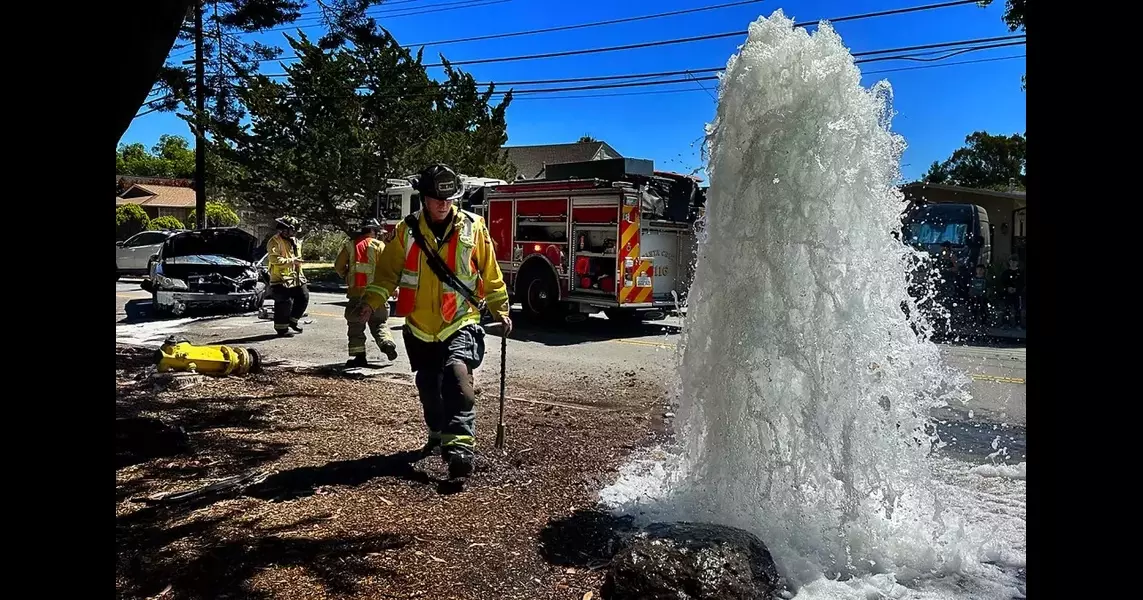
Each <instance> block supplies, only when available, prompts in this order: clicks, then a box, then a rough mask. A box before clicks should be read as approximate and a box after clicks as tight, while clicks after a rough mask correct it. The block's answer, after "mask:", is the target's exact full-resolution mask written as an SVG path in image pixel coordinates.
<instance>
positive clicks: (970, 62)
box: [135, 54, 1027, 118]
mask: <svg viewBox="0 0 1143 600" xmlns="http://www.w3.org/2000/svg"><path fill="white" fill-rule="evenodd" d="M1026 57H1027V55H1026V54H1016V55H1012V56H997V57H992V58H978V59H975V60H962V61H957V62H950V63H942V64H929V65H916V66H911V67H897V68H893V69H879V70H875V71H864V72H862V76H865V75H878V74H883V73H899V72H903V71H919V70H922V69H935V68H938V67H953V66H957V65H973V64H980V63H989V62H999V61H1004V60H1014V59H1017V58H1026ZM720 70H721V69H720ZM690 72H692V73H694V72H699V70H696V69H691V71H690ZM680 73H686V71H682V72H680ZM703 79H704V80H707V79H717V77H715V78H703ZM692 81H693V80H692ZM653 83H662V82H653ZM699 91H706V92H707V93H708V94H709V91H708V90H706V89H702V90H700V89H698V88H682V89H673V90H641V91H638V92H619V93H612V94H573V95H558V94H556V95H552V96H544V95H543V94H537V95H530V96H522V97H519V98H515V100H574V99H587V98H613V97H622V96H647V95H658V94H678V93H682V92H699ZM170 97H171V95H170V94H168V95H167V96H164V97H162V98H156V99H154V100H151V101H150V102H147V103H145V104H144V106H146V105H147V104H151V103H153V102H159V101H162V100H166V99H168V98H170ZM157 110H159V109H158V108H154V109H151V110H147V111H144V112H141V113H139V114H137V115H135V118H139V117H142V116H144V115H148V114H150V113H152V112H155V111H157Z"/></svg>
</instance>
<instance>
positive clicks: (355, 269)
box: [333, 235, 385, 298]
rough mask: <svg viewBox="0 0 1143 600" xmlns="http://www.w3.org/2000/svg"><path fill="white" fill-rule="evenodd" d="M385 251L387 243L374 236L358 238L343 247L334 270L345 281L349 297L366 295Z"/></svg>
mask: <svg viewBox="0 0 1143 600" xmlns="http://www.w3.org/2000/svg"><path fill="white" fill-rule="evenodd" d="M384 250H385V242H382V241H381V240H379V239H377V238H375V237H373V236H372V235H364V236H358V237H357V239H353V240H349V241H347V242H346V243H345V245H344V246H342V247H341V251H340V252H338V253H337V260H335V261H334V263H333V269H334V271H337V274H338V276H340V277H341V278H342V279H344V280H345V285H346V290H345V294H346V295H347V296H349V297H350V298H356V297H358V296H361V295H362V294H364V293H365V288H366V287H368V286H369V282H370V281H372V280H373V273H374V271H375V270H376V265H377V261H378V260H380V259H381V254H382V252H383V251H384Z"/></svg>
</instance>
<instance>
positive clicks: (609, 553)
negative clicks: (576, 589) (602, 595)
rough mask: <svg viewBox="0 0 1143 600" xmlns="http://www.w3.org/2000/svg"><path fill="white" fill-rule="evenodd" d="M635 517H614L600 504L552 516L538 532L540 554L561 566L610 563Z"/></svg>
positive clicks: (632, 527) (632, 525)
mask: <svg viewBox="0 0 1143 600" xmlns="http://www.w3.org/2000/svg"><path fill="white" fill-rule="evenodd" d="M634 529H635V527H634V519H632V518H631V517H616V516H614V515H612V514H609V513H607V512H605V511H603V510H601V509H600V508H599V507H594V508H584V509H580V510H577V511H575V512H574V513H572V514H571V515H569V516H567V517H564V518H562V519H553V520H552V521H549V522H548V524H547V525H546V526H545V527H544V528H543V529H542V530H541V531H540V542H539V546H540V547H539V552H540V556H541V557H543V559H544V560H545V561H547V562H548V563H549V564H553V565H557V566H560V567H591V568H595V567H599V566H601V565H604V564H607V563H609V562H611V557H613V556H615V553H616V552H618V551H619V549H620V545H621V543H622V539H623V536H624V534H627V533H630V532H632V531H634Z"/></svg>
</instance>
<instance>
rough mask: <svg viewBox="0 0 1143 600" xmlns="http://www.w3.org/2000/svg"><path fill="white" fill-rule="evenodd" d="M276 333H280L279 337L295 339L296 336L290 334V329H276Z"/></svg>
mask: <svg viewBox="0 0 1143 600" xmlns="http://www.w3.org/2000/svg"><path fill="white" fill-rule="evenodd" d="M274 331H276V332H277V333H278V337H294V334H292V333H290V331H289V330H288V329H275V330H274Z"/></svg>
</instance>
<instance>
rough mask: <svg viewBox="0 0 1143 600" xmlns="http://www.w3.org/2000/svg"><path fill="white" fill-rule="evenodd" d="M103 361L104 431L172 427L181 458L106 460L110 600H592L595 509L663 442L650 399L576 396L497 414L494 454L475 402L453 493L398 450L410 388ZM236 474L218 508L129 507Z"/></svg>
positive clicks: (600, 542)
mask: <svg viewBox="0 0 1143 600" xmlns="http://www.w3.org/2000/svg"><path fill="white" fill-rule="evenodd" d="M116 356H117V373H116V377H117V385H116V387H117V396H116V414H117V417H119V418H126V417H158V418H161V419H162V420H163V421H165V422H168V423H173V424H177V425H179V426H181V427H183V428H184V429H185V431H186V433H187V435H188V436H189V439H190V445H191V447H190V449H189V451H185V452H184V453H183V454H181V455H176V456H167V457H159V458H151V459H149V460H143V458H142V457H140V456H139V455H137V454H136V455H130V454H124V455H120V456H119V463H118V465H117V471H116V509H115V513H116V549H117V558H116V588H117V592H118V593H117V595H118V596H119V597H121V598H154V597H162V598H172V599H174V598H203V599H206V598H210V599H221V598H335V597H336V598H426V599H437V598H440V599H470V598H471V599H476V598H482V599H483V598H505V599H506V598H519V599H528V600H543V599H549V598H550V599H556V598H559V599H575V600H582V599H583V598H584V597H585V595H586V594H587V593H589V592H590V593H591V594H592V595H594V596H595V597H596V598H598V597H599V588H600V585H601V583H602V580H603V571H602V570H601V567H602V566H603V565H604V564H605V563H606V560H607V553H606V548H605V547H604V542H605V541H606V539H607V538H608V534H607V529H608V528H609V527H612V526H614V525H615V522H614V521H613V520H611V519H610V518H609V517H606V516H604V515H602V514H601V513H598V512H597V511H596V510H595V508H594V498H595V494H596V492H597V491H598V490H599V489H600V488H601V487H602V486H604V485H606V484H607V483H608V482H610V481H611V480H613V478H614V474H615V470H616V469H617V468H618V467H619V466H620V465H621V464H622V463H623V461H624V459H625V457H627V456H628V455H629V454H630V453H631V452H632V451H633V450H634V449H636V448H637V447H640V446H642V445H644V444H648V443H653V442H654V441H656V440H658V439H661V438H662V435H663V433H662V432H663V424H662V422H661V420H660V416H661V415H662V412H663V405H662V402H663V399H662V398H661V395H660V396H659V397H655V396H648V397H645V398H641V399H639V401H638V402H632V403H630V404H628V405H626V406H624V407H617V406H615V403H611V402H606V401H605V399H601V398H587V399H586V400H588V401H590V402H592V403H594V404H597V405H598V406H596V407H595V408H592V409H590V410H581V409H574V408H570V407H568V406H552V405H550V404H537V403H529V402H521V401H515V402H510V403H509V406H508V409H509V429H508V443H507V447H506V449H505V450H504V451H503V452H501V451H497V450H495V449H494V448H493V447H492V441H493V439H494V435H495V430H496V425H495V419H496V408H495V407H496V400H497V398H496V390H492V391H489V390H485V391H484V392H483V394H482V396H481V398H480V400H479V406H480V409H479V418H478V424H477V428H478V440H479V443H480V448H479V452H480V454H479V458H478V466H477V473H476V476H475V477H474V478H473V480H472V481H471V482H470V483H469V485H468V487H467V489H465V490H463V491H459V492H458V491H457V490H455V489H452V488H449V487H448V486H447V484H445V483H444V482H443V480H444V478H445V472H446V469H445V467H444V465H443V464H442V462H441V461H440V459H439V458H436V457H433V458H428V459H424V460H420V461H416V462H413V460H414V459H413V457H412V456H410V454H411V453H409V452H408V451H409V450H410V449H416V448H419V447H420V445H421V444H422V443H423V440H424V435H425V434H424V427H423V425H422V421H421V413H420V404H419V402H418V401H417V399H416V390H415V388H413V387H410V386H405V385H400V384H398V383H393V382H384V381H377V380H370V379H353V378H347V377H336V376H331V374H330V373H321V374H315V373H311V372H305V371H280V370H274V369H272V368H270V369H268V370H267V371H266V372H264V373H262V374H258V375H250V376H246V377H243V378H227V379H209V378H208V379H206V380H204V381H203V382H201V383H199V384H197V385H194V386H193V387H189V388H186V389H182V390H176V389H174V386H167V387H166V388H165V389H164V388H161V387H159V388H157V387H156V384H155V382H154V380H153V379H149V378H147V374H148V371H149V370H150V369H148V367H147V363H148V362H149V360H150V356H151V355H150V353H149V352H147V351H143V350H136V349H131V348H127V347H117V349H116ZM603 389H604V388H603V386H599V387H598V389H597V391H596V392H594V393H595V394H600V393H605V392H603V391H602V390H603ZM517 395H519V396H525V395H526V394H523V393H519V392H518V393H517ZM628 398H630V396H628ZM559 400H560V401H562V402H567V403H569V404H575V403H577V402H582V401H584V400H585V398H583V397H582V394H581V395H580V396H579V397H577V396H574V395H571V394H570V393H569V395H568V396H566V397H562V398H559ZM599 406H607V407H609V408H607V409H600V408H599ZM117 452H118V450H117ZM250 473H258V474H260V475H261V476H260V477H259V478H258V479H256V480H255V482H254V483H253V484H252V485H249V486H248V487H245V488H239V489H238V490H237V491H233V492H231V493H230V495H229V496H227V495H218V496H207V497H205V498H202V499H200V500H197V501H191V502H185V503H176V504H171V505H155V504H148V503H145V502H140V501H139V500H140V499H142V498H146V497H152V498H153V497H155V496H156V495H157V494H162V493H166V492H174V491H184V490H191V489H195V488H199V487H201V486H203V485H205V484H209V483H212V482H215V481H218V480H219V479H221V478H225V477H229V476H235V475H241V474H250Z"/></svg>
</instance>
